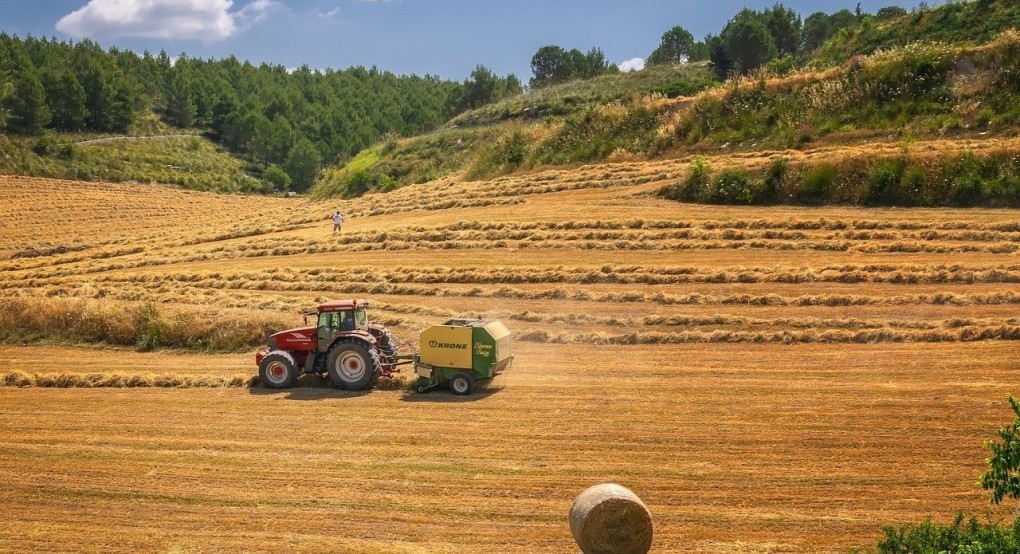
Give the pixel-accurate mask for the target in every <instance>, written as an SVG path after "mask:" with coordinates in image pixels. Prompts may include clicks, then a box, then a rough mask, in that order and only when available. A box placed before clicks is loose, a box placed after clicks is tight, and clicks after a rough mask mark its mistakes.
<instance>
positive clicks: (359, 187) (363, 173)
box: [340, 169, 375, 198]
mask: <svg viewBox="0 0 1020 554" xmlns="http://www.w3.org/2000/svg"><path fill="white" fill-rule="evenodd" d="M373 186H375V177H374V176H373V175H372V174H371V173H370V172H369V171H368V170H366V169H360V170H357V171H351V172H349V173H347V174H346V175H344V176H343V177H342V178H341V180H340V190H341V191H342V195H343V196H344V197H345V198H354V197H357V196H361V195H362V194H365V193H366V192H368V191H369V190H370V189H371V188H372V187H373Z"/></svg>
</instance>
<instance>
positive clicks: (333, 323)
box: [319, 312, 356, 334]
mask: <svg viewBox="0 0 1020 554" xmlns="http://www.w3.org/2000/svg"><path fill="white" fill-rule="evenodd" d="M355 328H356V327H355V323H354V314H353V313H351V312H324V313H321V314H319V333H320V334H322V333H328V334H332V333H335V332H337V331H353V330H354V329H355Z"/></svg>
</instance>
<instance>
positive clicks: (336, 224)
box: [333, 210, 344, 233]
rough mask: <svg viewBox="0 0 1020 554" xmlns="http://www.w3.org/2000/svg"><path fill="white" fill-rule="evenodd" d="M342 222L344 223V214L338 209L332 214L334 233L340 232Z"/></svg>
mask: <svg viewBox="0 0 1020 554" xmlns="http://www.w3.org/2000/svg"><path fill="white" fill-rule="evenodd" d="M343 223H344V216H343V215H342V214H341V213H340V212H339V210H338V211H337V212H336V215H334V216H333V232H334V233H339V232H340V226H341V225H343Z"/></svg>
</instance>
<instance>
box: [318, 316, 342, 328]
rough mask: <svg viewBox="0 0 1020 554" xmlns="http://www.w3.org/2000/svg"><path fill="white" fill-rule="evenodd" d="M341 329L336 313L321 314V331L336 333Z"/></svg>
mask: <svg viewBox="0 0 1020 554" xmlns="http://www.w3.org/2000/svg"><path fill="white" fill-rule="evenodd" d="M339 328H340V323H339V319H338V318H337V313H336V312H324V313H321V314H319V330H328V331H336V330H337V329H339Z"/></svg>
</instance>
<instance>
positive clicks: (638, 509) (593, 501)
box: [570, 483, 652, 554]
mask: <svg viewBox="0 0 1020 554" xmlns="http://www.w3.org/2000/svg"><path fill="white" fill-rule="evenodd" d="M570 532H571V534H573V535H574V540H575V541H576V542H577V546H579V547H581V552H584V554H646V553H647V552H648V551H649V550H650V549H651V548H652V514H651V513H650V512H649V511H648V508H647V507H646V506H645V503H644V502H641V499H640V498H638V497H637V495H635V494H634V493H632V492H630V491H629V490H627V489H626V488H624V487H621V486H620V485H614V484H612V483H607V484H604V485H596V486H594V487H591V488H590V489H588V490H586V491H584V492H582V493H581V494H580V495H579V496H578V497H577V500H574V505H573V506H571V508H570Z"/></svg>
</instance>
